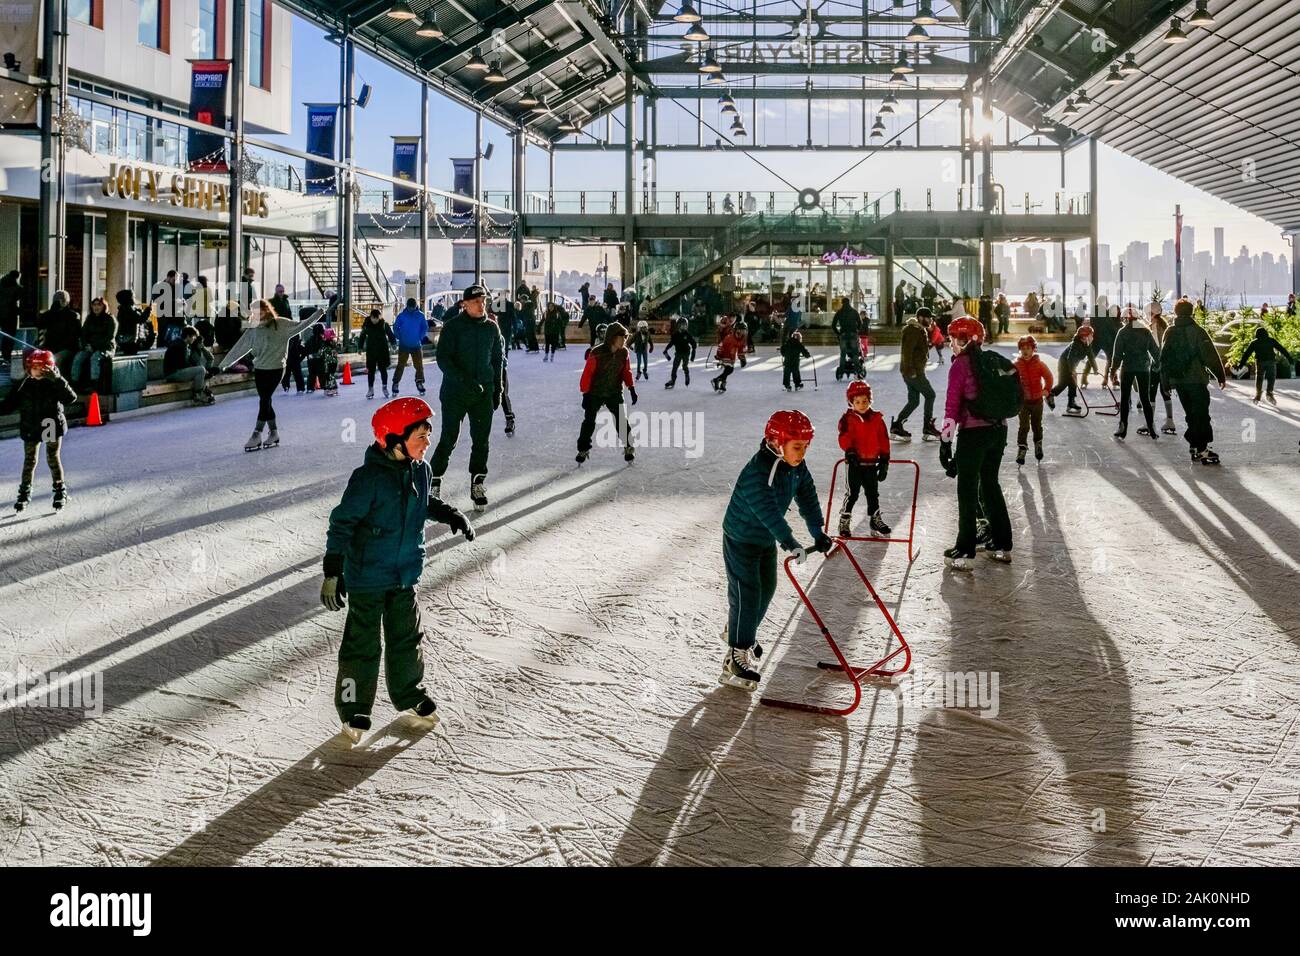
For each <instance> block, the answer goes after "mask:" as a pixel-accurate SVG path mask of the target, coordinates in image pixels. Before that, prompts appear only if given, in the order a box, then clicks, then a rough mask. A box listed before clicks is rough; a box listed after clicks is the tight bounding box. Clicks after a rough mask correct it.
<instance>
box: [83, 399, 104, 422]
mask: <svg viewBox="0 0 1300 956" xmlns="http://www.w3.org/2000/svg"><path fill="white" fill-rule="evenodd" d="M86 424H87V425H102V424H104V419H103V417H102V416H101V415H100V414H99V392H91V393H90V404H89V406H87V411H86Z"/></svg>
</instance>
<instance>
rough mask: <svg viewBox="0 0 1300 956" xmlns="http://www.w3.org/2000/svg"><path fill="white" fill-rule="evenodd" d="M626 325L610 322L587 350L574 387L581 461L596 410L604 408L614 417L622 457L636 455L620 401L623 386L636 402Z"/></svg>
mask: <svg viewBox="0 0 1300 956" xmlns="http://www.w3.org/2000/svg"><path fill="white" fill-rule="evenodd" d="M626 343H627V329H625V328H623V323H621V322H611V323H610V324H609V327H608V328H607V329H606V330H605V336H604V340H603V341H602V342H601V343H600V344H599V345H597V346H596V347H595V348H593V349H591V350H589V351H588V353H587V364H586V365H584V366H583V369H582V378H581V380H580V381H579V382H578V388H579V389H580V390H581V391H582V425H581V426H580V427H579V428H578V454H577V457H576V458H574V461H576V462H577V463H578V464H580V465H581V464H582V463H583V462H584V461H586V460H587V458H588V457H590V455H591V438H592V435H594V434H595V432H596V413H597V412H599V411H600V410H601V409H602V408H604V409H607V410H608V411H609V414H610V415H611V416H613V418H614V425H615V427H616V428H617V429H618V436H619V439H620V440H621V441H622V442H623V460H624V461H626V462H631V461H633V460H634V459H635V458H636V449H634V448H633V447H632V436H631V435H630V434H629V432H628V425H627V412H626V408H625V406H624V404H623V387H624V386H627V390H628V395H629V396H631V398H632V404H633V405H635V404H636V385H635V384H634V383H633V379H632V361H631V359H630V358H629V357H628V351H627V346H626Z"/></svg>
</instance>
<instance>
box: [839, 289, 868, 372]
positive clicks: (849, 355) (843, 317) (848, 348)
mask: <svg viewBox="0 0 1300 956" xmlns="http://www.w3.org/2000/svg"><path fill="white" fill-rule="evenodd" d="M862 327H863V326H862V316H860V315H859V314H858V310H857V309H855V308H853V303H852V302H850V301H849V297H848V296H847V295H846V296H845V297H844V299H843V301H842V302H841V303H840V307H839V310H838V311H837V312H836V313H835V316H834V317H833V318H832V319H831V331H833V332H834V333H835V335H836V336H837V337H838V338H839V340H840V364H839V365H837V366H835V380H836V381H839V380H840V378H841V377H842V376H845V375H852V374H854V373H855V372H856V373H858V374H862V372H863V371H865V370H864V369H862V368H861V366H862V343H861V341H860V340H859V338H858V335H859V334H860V333H861V332H862Z"/></svg>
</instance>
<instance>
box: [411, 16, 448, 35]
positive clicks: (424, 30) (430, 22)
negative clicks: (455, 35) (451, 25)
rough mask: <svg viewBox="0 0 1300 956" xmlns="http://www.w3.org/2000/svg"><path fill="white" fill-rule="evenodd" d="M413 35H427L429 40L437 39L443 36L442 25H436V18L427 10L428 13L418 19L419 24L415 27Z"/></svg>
mask: <svg viewBox="0 0 1300 956" xmlns="http://www.w3.org/2000/svg"><path fill="white" fill-rule="evenodd" d="M415 35H416V36H418V37H428V38H429V39H431V40H437V39H439V38H441V37H442V36H444V35H445V34H444V33H443V32H442V27H440V26H438V18H437V17H436V16H435V15H434V14H433V11H432V10H431V11H429V15H428V16H427V17H425V18H424V19H423V20H421V21H420V25H419V26H418V27H416V28H415Z"/></svg>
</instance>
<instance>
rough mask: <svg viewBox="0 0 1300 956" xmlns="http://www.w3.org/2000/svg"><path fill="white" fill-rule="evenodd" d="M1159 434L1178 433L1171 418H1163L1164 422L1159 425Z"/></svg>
mask: <svg viewBox="0 0 1300 956" xmlns="http://www.w3.org/2000/svg"><path fill="white" fill-rule="evenodd" d="M1160 434H1162V435H1177V434H1178V426H1177V425H1175V424H1174V420H1173V419H1172V418H1166V419H1165V423H1164V424H1163V425H1161V426H1160Z"/></svg>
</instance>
